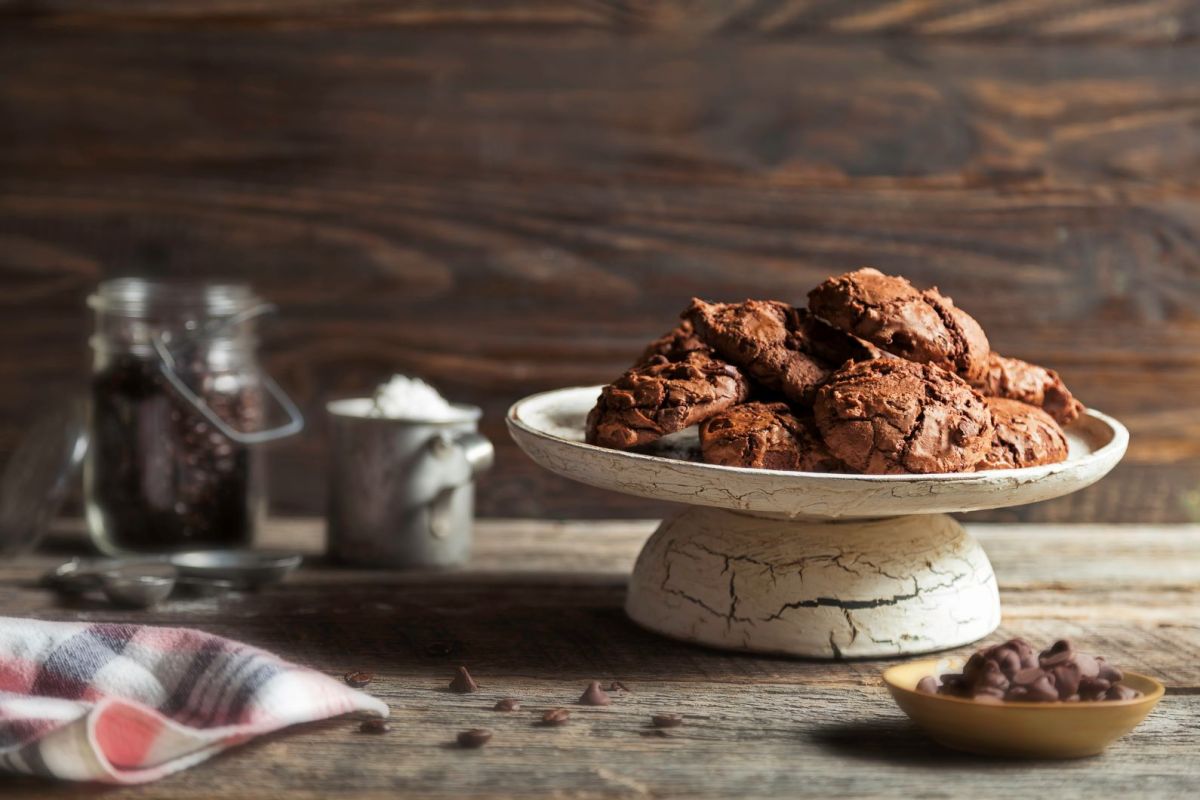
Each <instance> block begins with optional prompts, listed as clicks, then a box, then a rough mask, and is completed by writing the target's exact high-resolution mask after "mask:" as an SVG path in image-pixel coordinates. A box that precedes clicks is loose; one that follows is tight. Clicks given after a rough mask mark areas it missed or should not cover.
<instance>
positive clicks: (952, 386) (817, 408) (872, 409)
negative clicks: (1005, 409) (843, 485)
mask: <svg viewBox="0 0 1200 800" xmlns="http://www.w3.org/2000/svg"><path fill="white" fill-rule="evenodd" d="M813 412H814V415H815V417H816V421H817V427H818V429H819V430H820V432H821V436H822V438H824V440H825V444H826V446H828V447H829V451H830V452H831V453H833V455H834V456H836V457H837V458H839V459H841V460H842V461H843V462H845V463H846V464H847V465H848V466H850V467H851V468H852V469H855V470H858V471H860V472H864V473H867V474H870V475H886V474H906V473H935V472H962V471H969V470H972V469H974V467H975V465H976V464H978V463H979V462H980V461H981V460H982V459H983V457H984V456H985V455H986V454H987V452H988V450H989V449H990V448H991V445H992V437H993V434H994V427H993V424H992V415H991V412H990V411H988V407H987V404H986V403H985V402H984V399H983V397H982V396H980V394H979V393H978V392H976V391H975V390H974V389H972V388H971V387H970V386H969V385H968V384H967V383H966V381H964V380H962V379H961V378H959V377H958V376H957V375H954V374H953V373H950V372H947V371H946V370H944V369H941V368H940V367H936V366H934V365H932V364H918V363H916V362H913V361H905V360H903V359H898V358H887V359H875V360H873V361H862V362H859V363H856V364H851V365H849V366H846V367H843V368H842V369H840V370H838V371H837V372H835V373H834V374H833V375H831V376H830V377H829V379H828V380H827V381H826V382H825V384H824V385H823V386H822V387H821V388H820V389H819V390H818V391H817V395H816V400H815V402H814V405H813Z"/></svg>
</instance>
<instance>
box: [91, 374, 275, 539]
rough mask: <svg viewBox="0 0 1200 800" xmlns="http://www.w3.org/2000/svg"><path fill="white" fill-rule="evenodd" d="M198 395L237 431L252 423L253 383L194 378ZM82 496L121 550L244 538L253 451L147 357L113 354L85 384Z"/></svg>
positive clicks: (251, 505)
mask: <svg viewBox="0 0 1200 800" xmlns="http://www.w3.org/2000/svg"><path fill="white" fill-rule="evenodd" d="M198 383H199V384H200V385H199V387H198V390H197V393H198V394H199V395H200V396H201V397H202V398H203V399H204V401H205V402H206V403H207V404H208V406H209V408H211V409H212V410H213V412H214V413H215V414H218V415H220V416H221V418H222V419H224V420H226V422H227V424H230V425H231V426H234V427H236V428H237V429H239V430H254V429H256V428H258V427H260V426H261V418H262V412H263V397H262V392H261V389H260V387H259V386H258V385H257V381H255V380H250V379H247V377H246V376H239V375H236V374H229V373H225V374H216V373H206V374H202V376H201V378H200V380H199V382H198ZM91 414H92V421H91V430H92V440H91V445H90V449H89V454H88V476H89V478H88V502H89V506H90V507H91V508H92V509H93V513H97V514H99V515H100V517H101V518H102V519H103V527H104V533H105V536H106V538H107V539H108V540H109V541H110V542H111V543H112V545H114V546H115V547H116V548H117V549H120V550H134V551H162V550H173V549H182V548H192V547H212V546H232V545H239V544H245V543H247V542H248V541H249V540H250V538H251V536H252V533H253V529H254V522H255V515H256V513H257V508H256V506H257V503H258V502H259V500H258V498H259V494H260V492H259V474H258V473H259V465H258V464H257V463H255V462H256V455H257V454H256V453H254V452H252V450H251V448H249V447H248V446H246V445H242V444H237V443H235V442H233V441H231V440H229V439H228V438H227V437H225V435H224V434H222V433H221V432H220V431H218V430H216V429H215V428H214V427H213V425H212V424H211V423H210V422H208V421H207V420H206V419H205V418H204V417H203V416H202V415H201V414H200V413H199V412H198V411H197V410H196V409H195V408H193V407H192V406H191V405H190V404H189V403H188V402H187V400H185V399H184V398H183V397H181V396H179V395H178V393H176V392H175V391H174V389H173V388H172V387H171V386H170V385H168V383H167V381H166V379H165V378H164V377H163V375H162V374H161V372H160V370H159V369H158V367H157V366H156V365H155V364H154V363H152V362H151V361H149V360H148V359H146V358H143V357H141V356H138V355H133V354H120V355H116V356H113V357H112V359H111V360H110V361H109V362H108V363H107V364H105V365H104V366H103V368H101V369H100V370H99V371H98V372H97V373H96V374H95V376H94V377H93V380H92V412H91Z"/></svg>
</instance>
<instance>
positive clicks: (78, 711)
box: [0, 617, 388, 783]
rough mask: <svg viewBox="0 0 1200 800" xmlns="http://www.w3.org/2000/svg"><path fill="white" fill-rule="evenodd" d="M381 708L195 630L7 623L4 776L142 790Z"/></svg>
mask: <svg viewBox="0 0 1200 800" xmlns="http://www.w3.org/2000/svg"><path fill="white" fill-rule="evenodd" d="M351 711H365V712H368V713H372V714H377V715H379V716H384V717H386V716H387V714H388V707H387V705H386V704H385V703H383V702H382V701H380V700H378V699H376V698H374V697H371V696H370V695H367V694H364V693H363V692H360V691H356V690H354V689H351V688H349V687H348V686H345V685H344V684H343V683H341V682H340V681H337V680H334V679H333V678H330V677H328V676H326V675H322V674H321V673H319V672H314V671H313V670H310V669H305V668H303V667H298V666H296V665H295V664H289V663H288V662H286V661H283V660H281V659H279V658H276V657H275V656H273V655H271V654H270V653H267V652H265V651H263V650H259V649H258V648H255V647H250V646H249V645H245V644H241V643H239V642H234V641H230V640H229V639H222V638H221V637H219V636H212V635H210V634H207V633H201V632H199V631H194V630H187V629H185V628H151V627H147V626H144V625H119V624H86V623H74V622H42V621H39V620H30V619H12V618H8V617H0V769H3V770H7V771H9V772H15V773H22V774H28V775H45V776H48V777H53V778H63V779H67V780H76V781H89V780H90V781H105V782H108V783H143V782H145V781H152V780H155V779H157V778H161V777H162V776H164V775H169V774H170V773H172V772H177V771H178V770H181V769H185V768H187V767H190V766H191V765H193V764H198V763H199V762H201V761H203V760H205V759H206V758H208V757H209V756H211V755H213V754H214V753H217V752H220V751H221V750H224V749H225V748H227V747H232V746H233V745H236V744H240V743H241V742H245V741H247V740H249V739H252V738H254V737H255V736H258V735H259V734H263V733H267V732H269V731H274V730H278V729H279V728H283V727H286V726H288V725H293V724H295V723H297V722H309V721H312V720H317V719H324V718H327V717H333V716H337V715H339V714H345V713H347V712H351Z"/></svg>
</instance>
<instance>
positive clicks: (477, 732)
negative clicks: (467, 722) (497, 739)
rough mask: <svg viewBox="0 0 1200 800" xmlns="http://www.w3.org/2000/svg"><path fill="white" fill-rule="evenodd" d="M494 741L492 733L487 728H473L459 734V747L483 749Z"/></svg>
mask: <svg viewBox="0 0 1200 800" xmlns="http://www.w3.org/2000/svg"><path fill="white" fill-rule="evenodd" d="M491 740H492V732H491V731H489V730H488V729H486V728H472V729H471V730H469V731H463V732H462V733H460V734H458V746H459V747H470V748H476V747H483V746H484V745H485V744H487V743H488V742H490V741H491Z"/></svg>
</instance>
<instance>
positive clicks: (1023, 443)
mask: <svg viewBox="0 0 1200 800" xmlns="http://www.w3.org/2000/svg"><path fill="white" fill-rule="evenodd" d="M984 400H985V401H986V402H987V406H988V409H989V410H990V411H991V412H992V421H993V422H994V423H995V425H996V435H995V437H994V438H993V439H992V447H991V449H990V450H988V453H987V455H986V456H984V458H983V461H980V462H979V464H978V465H976V467H975V468H976V469H1015V468H1017V467H1036V466H1037V465H1039V464H1057V463H1058V462H1059V461H1066V460H1067V437H1066V435H1065V434H1064V433H1063V432H1062V428H1060V427H1058V423H1057V422H1055V421H1054V419H1053V418H1051V416H1050V415H1049V414H1047V413H1046V412H1045V411H1043V410H1042V409H1040V408H1036V407H1034V406H1031V405H1027V404H1025V403H1022V402H1019V401H1017V400H1009V399H1008V398H1006V397H985V398H984Z"/></svg>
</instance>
